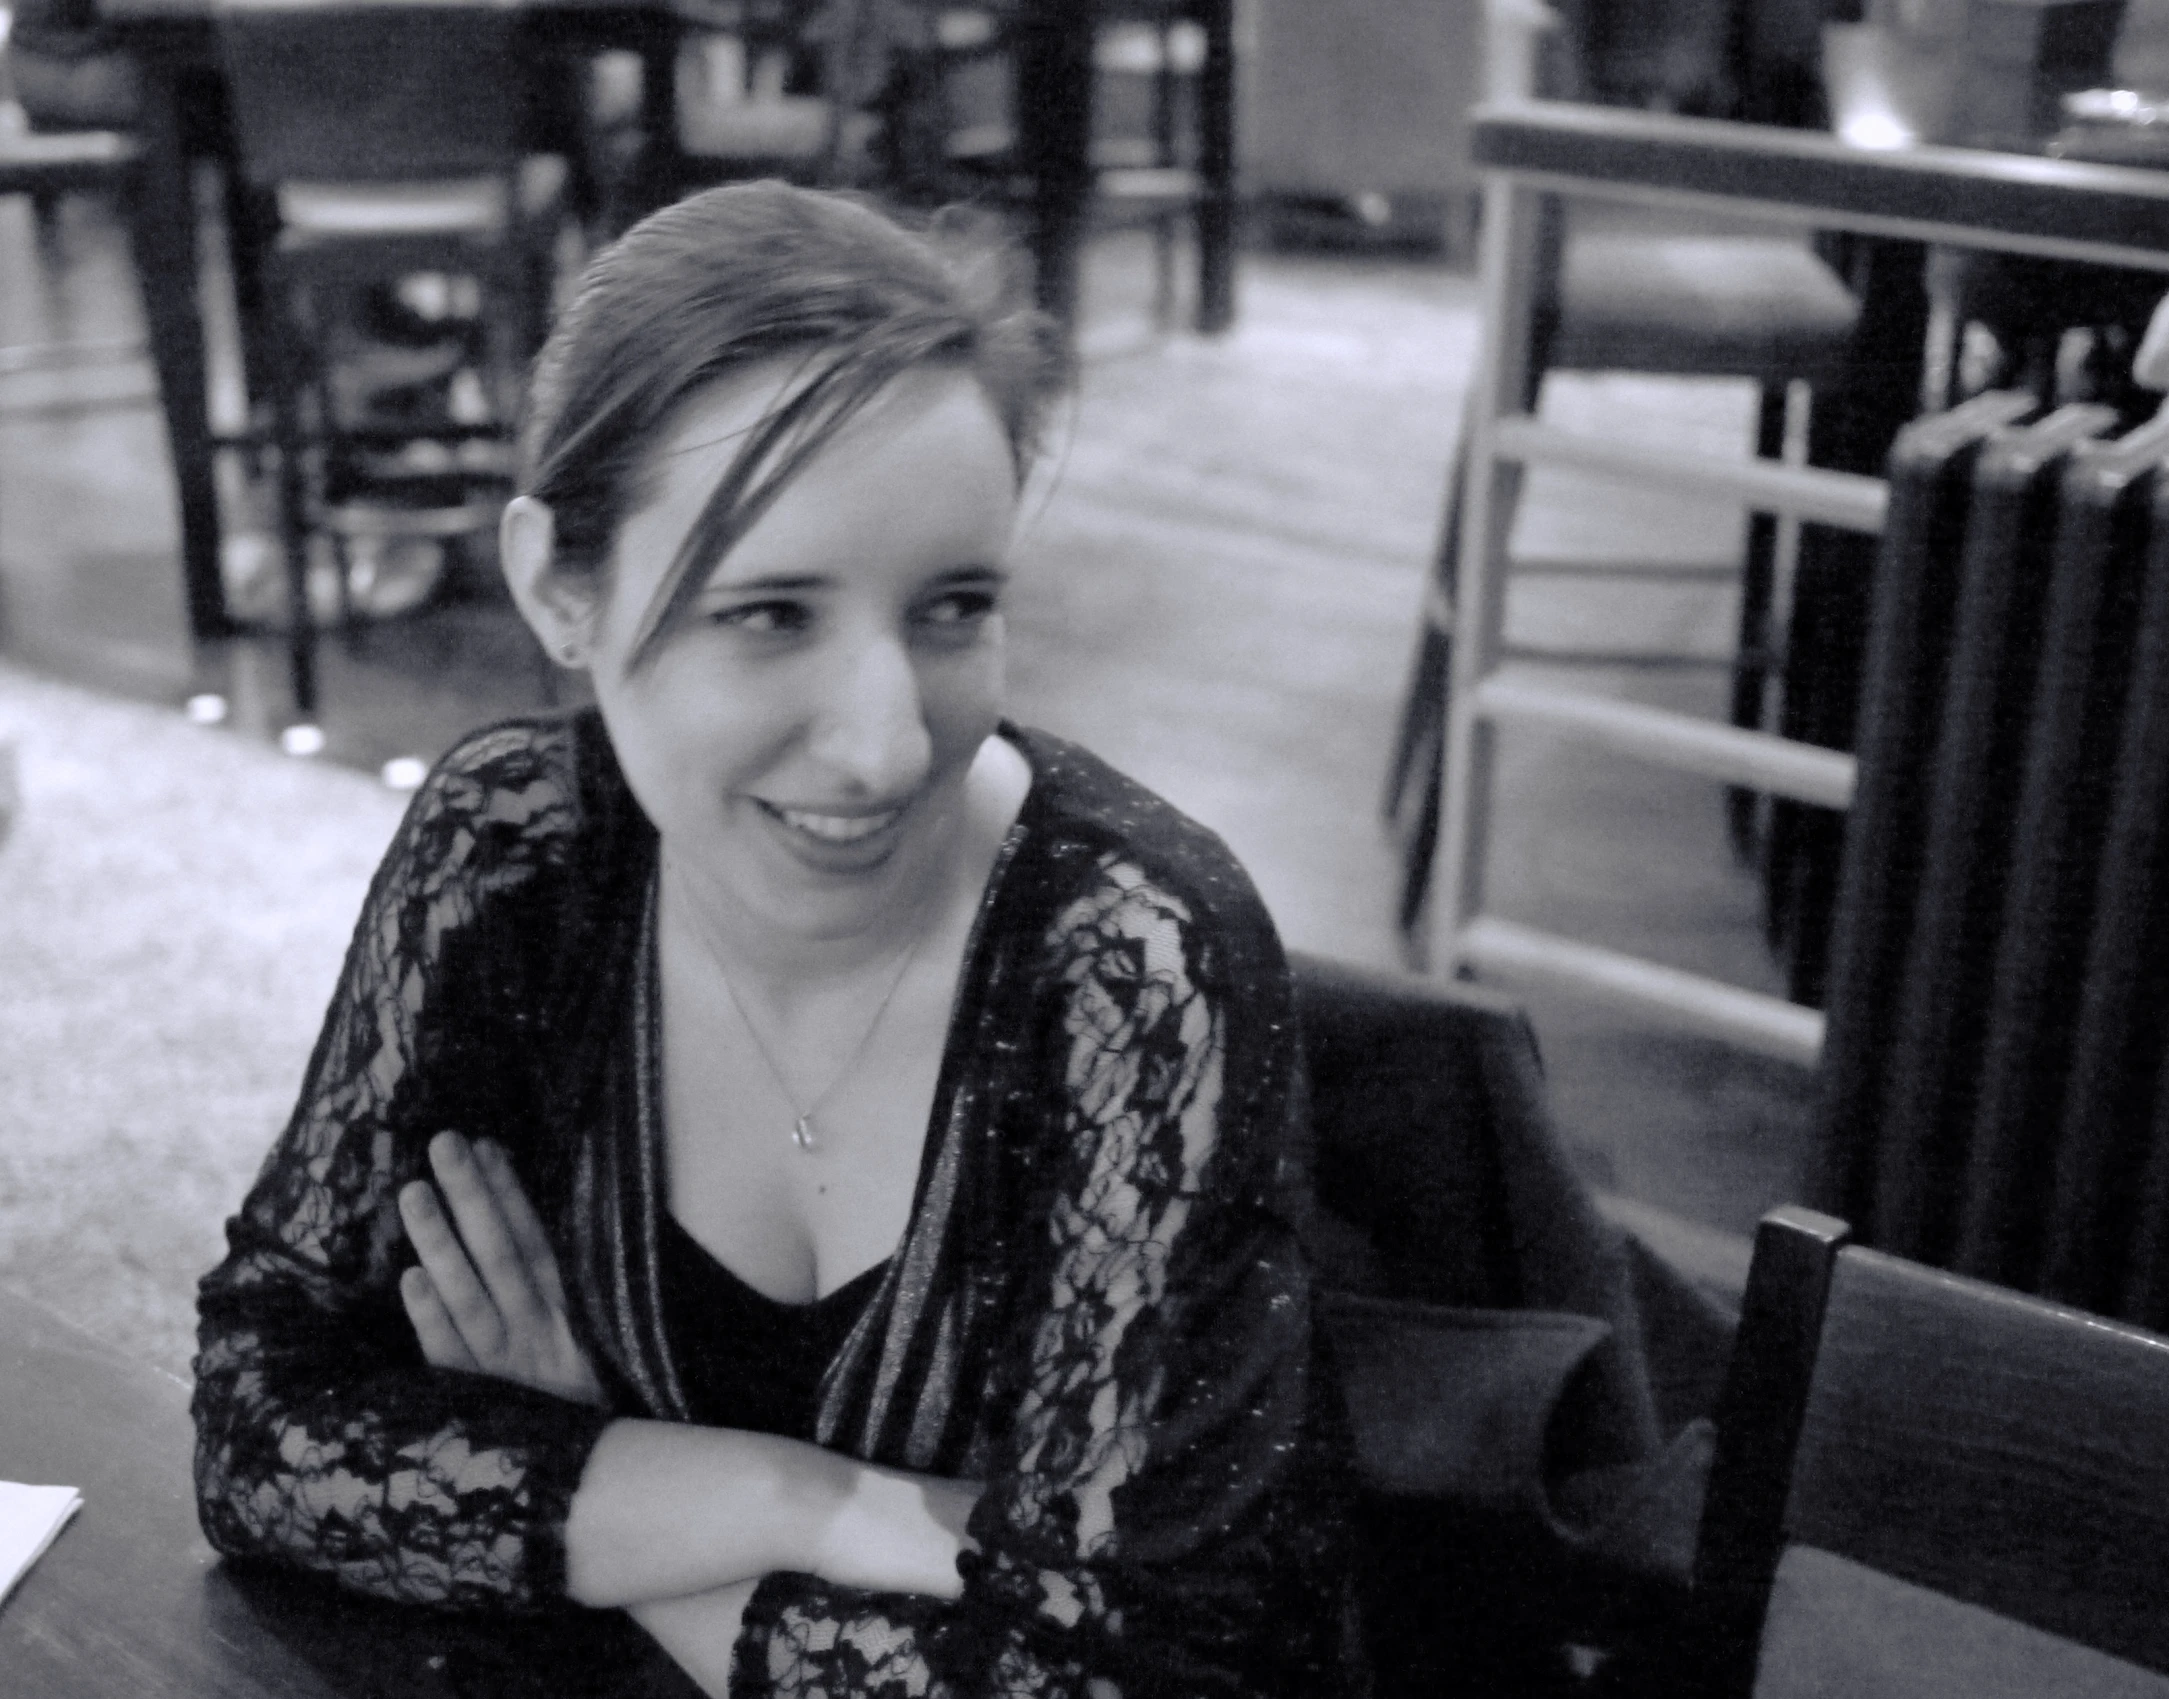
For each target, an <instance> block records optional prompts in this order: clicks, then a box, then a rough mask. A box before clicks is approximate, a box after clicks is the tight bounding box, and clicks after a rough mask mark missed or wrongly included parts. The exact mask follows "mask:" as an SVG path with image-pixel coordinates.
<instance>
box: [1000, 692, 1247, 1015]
mask: <svg viewBox="0 0 2169 1699" xmlns="http://www.w3.org/2000/svg"><path fill="white" fill-rule="evenodd" d="M1015 736H1016V741H1017V743H1018V745H1019V746H1020V747H1021V748H1022V749H1023V751H1024V753H1025V755H1026V757H1027V758H1028V759H1029V760H1030V762H1031V764H1032V773H1033V790H1032V795H1031V798H1030V799H1029V800H1028V802H1027V805H1026V811H1027V813H1026V817H1027V819H1028V820H1029V821H1030V822H1031V824H1032V827H1033V831H1034V835H1035V836H1036V837H1037V838H1039V840H1040V842H1039V845H1038V848H1039V853H1040V866H1041V869H1042V874H1041V877H1042V878H1043V879H1044V881H1045V884H1044V887H1043V889H1042V893H1041V894H1042V896H1043V897H1044V899H1045V900H1046V903H1047V928H1046V933H1045V939H1046V942H1047V943H1048V945H1049V946H1050V947H1051V948H1052V950H1053V951H1054V953H1055V955H1056V957H1057V958H1058V961H1059V962H1060V963H1061V964H1062V969H1063V973H1064V977H1065V978H1067V979H1069V980H1071V981H1072V982H1073V983H1074V982H1075V981H1076V980H1077V978H1078V977H1079V976H1080V975H1081V974H1086V973H1092V974H1095V975H1098V974H1106V973H1113V974H1115V975H1116V976H1117V977H1121V978H1128V977H1131V976H1132V975H1142V976H1144V977H1146V978H1148V979H1151V980H1153V981H1156V982H1159V983H1161V984H1164V985H1168V986H1170V987H1171V988H1175V987H1179V988H1180V989H1182V990H1184V991H1188V990H1191V989H1196V990H1203V991H1206V992H1209V993H1216V994H1218V995H1220V996H1231V995H1232V996H1250V995H1261V994H1262V995H1263V997H1264V998H1265V1000H1266V1001H1267V1002H1268V1003H1277V1002H1278V1001H1280V1000H1281V998H1282V997H1283V996H1284V994H1285V993H1284V982H1285V979H1286V974H1287V968H1286V963H1285V961H1284V960H1283V957H1282V953H1281V949H1280V942H1279V938H1278V935H1277V934H1276V933H1275V931H1274V929H1273V923H1272V919H1271V917H1270V915H1269V914H1268V913H1267V912H1266V908H1265V904H1264V902H1263V901H1262V900H1261V899H1260V898H1259V896H1258V893H1257V888H1256V887H1255V886H1254V885H1253V884H1252V883H1251V880H1250V876H1249V874H1248V873H1246V872H1245V871H1244V869H1243V866H1242V864H1241V863H1240V862H1239V861H1237V860H1236V858H1235V855H1234V853H1233V852H1232V851H1231V850H1230V849H1229V848H1228V846H1227V845H1226V843H1224V842H1223V841H1222V840H1221V838H1220V837H1219V835H1218V834H1217V833H1215V832H1213V831H1211V830H1210V829H1208V828H1207V827H1204V826H1201V825H1199V824H1198V823H1197V822H1196V821H1195V820H1192V819H1191V818H1189V816H1187V815H1186V814H1184V813H1183V812H1182V811H1181V810H1180V809H1178V808H1176V807H1175V806H1174V805H1173V804H1172V803H1170V802H1168V801H1166V800H1165V799H1164V798H1162V797H1160V796H1157V795H1155V794H1154V793H1153V792H1152V791H1150V790H1148V789H1146V788H1145V787H1144V786H1143V785H1141V784H1139V783H1138V782H1137V781H1136V780H1134V779H1132V778H1129V777H1128V776H1127V775H1125V774H1123V773H1121V772H1118V771H1117V770H1116V769H1115V768H1113V767H1111V766H1110V765H1108V764H1107V763H1106V762H1105V761H1103V760H1101V759H1100V758H1099V757H1098V756H1096V755H1094V754H1092V753H1091V752H1090V751H1089V750H1086V749H1083V748H1081V747H1079V746H1078V745H1076V744H1073V743H1069V742H1066V741H1065V740H1063V739H1061V738H1056V737H1051V736H1049V735H1047V734H1046V733H1043V732H1036V731H1020V732H1017V733H1016V734H1015Z"/></svg>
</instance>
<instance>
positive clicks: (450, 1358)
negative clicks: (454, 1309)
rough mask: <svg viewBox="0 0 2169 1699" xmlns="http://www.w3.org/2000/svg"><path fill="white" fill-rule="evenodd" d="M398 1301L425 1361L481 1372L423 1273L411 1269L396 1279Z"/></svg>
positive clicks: (476, 1372) (431, 1282)
mask: <svg viewBox="0 0 2169 1699" xmlns="http://www.w3.org/2000/svg"><path fill="white" fill-rule="evenodd" d="M399 1299H400V1302H401V1303H402V1304H404V1305H405V1306H406V1311H407V1320H408V1321H410V1322H412V1323H413V1324H414V1336H415V1337H416V1338H417V1339H419V1340H420V1341H421V1342H422V1355H423V1356H424V1357H426V1358H427V1359H428V1360H429V1361H430V1362H431V1363H432V1364H433V1365H435V1366H436V1367H437V1368H440V1369H465V1370H467V1371H468V1372H469V1373H471V1374H479V1373H480V1372H481V1367H482V1366H481V1364H479V1363H478V1362H476V1361H475V1355H474V1353H473V1352H472V1351H470V1350H468V1349H467V1342H466V1340H464V1339H462V1338H461V1337H460V1334H459V1329H458V1327H457V1326H455V1325H454V1324H453V1321H452V1317H451V1313H450V1312H449V1311H448V1310H446V1309H445V1307H444V1300H443V1299H442V1298H440V1297H438V1296H437V1288H436V1284H435V1282H433V1281H432V1280H431V1279H430V1278H429V1274H428V1272H427V1271H426V1270H424V1269H420V1268H410V1269H408V1270H407V1272H406V1273H405V1274H403V1275H401V1276H400V1277H399Z"/></svg>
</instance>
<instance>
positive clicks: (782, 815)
mask: <svg viewBox="0 0 2169 1699" xmlns="http://www.w3.org/2000/svg"><path fill="white" fill-rule="evenodd" d="M903 812H904V811H903V810H902V809H901V808H892V809H890V810H888V811H887V812H886V813H883V814H812V813H808V812H807V811H806V810H805V809H802V808H779V809H777V810H776V817H777V818H778V819H779V820H781V821H782V822H783V823H784V824H785V825H786V826H788V827H790V828H791V829H792V830H793V831H795V832H804V833H805V834H806V835H807V836H808V837H809V838H819V839H820V840H821V841H822V842H823V843H825V844H855V843H857V842H859V841H860V840H861V839H863V838H870V837H872V836H873V835H874V834H875V833H876V832H879V831H882V830H884V829H885V828H887V827H889V826H892V825H894V824H895V823H896V822H897V820H898V819H900V818H901V817H902V815H903Z"/></svg>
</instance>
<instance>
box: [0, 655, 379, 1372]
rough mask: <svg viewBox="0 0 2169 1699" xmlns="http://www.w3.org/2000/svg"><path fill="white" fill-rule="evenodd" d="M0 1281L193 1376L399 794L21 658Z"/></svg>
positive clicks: (2, 700)
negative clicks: (250, 1200)
mask: <svg viewBox="0 0 2169 1699" xmlns="http://www.w3.org/2000/svg"><path fill="white" fill-rule="evenodd" d="M9 741H12V742H13V744H14V745H15V748H16V760H17V766H18V770H19V776H18V781H17V782H18V788H19V792H20V802H19V804H18V807H17V809H16V811H15V819H14V825H13V829H12V831H11V832H10V834H9V835H8V838H7V841H6V842H5V843H4V844H0V1283H5V1284H7V1285H8V1286H11V1287H13V1288H15V1289H16V1290H18V1291H20V1292H23V1293H25V1294H27V1295H28V1296H30V1297H32V1298H34V1299H37V1300H39V1301H40V1302H43V1303H45V1304H47V1305H48V1306H50V1307H51V1308H53V1309H55V1310H57V1311H59V1312H60V1313H61V1314H63V1315H65V1316H67V1317H69V1318H70V1319H71V1320H73V1321H75V1322H77V1323H78V1324H79V1325H81V1326H83V1327H85V1328H87V1329H88V1330H89V1331H91V1332H93V1333H95V1334H97V1335H99V1336H100V1337H102V1338H104V1339H106V1340H107V1341H109V1342H110V1343H112V1344H114V1345H117V1346H118V1347H120V1348H121V1349H122V1350H124V1351H126V1352H128V1353H130V1354H131V1355H133V1356H136V1357H139V1358H141V1359H143V1360H146V1361H149V1362H153V1363H156V1364H158V1365H159V1366H161V1367H163V1368H167V1369H170V1370H173V1371H174V1372H176V1373H182V1372H185V1370H186V1367H187V1362H188V1357H189V1354H190V1352H191V1350H192V1348H193V1346H192V1333H193V1328H194V1318H193V1303H194V1288H195V1282H196V1280H197V1278H198V1277H199V1276H200V1275H201V1274H202V1273H203V1272H204V1271H205V1270H206V1269H207V1268H209V1267H210V1266H211V1264H212V1263H213V1262H215V1261H216V1260H217V1258H218V1257H219V1255H220V1254H221V1251H222V1248H223V1241H222V1237H221V1233H220V1226H221V1223H222V1222H223V1221H224V1219H225V1218H226V1216H228V1215H229V1214H231V1213H232V1211H233V1209H234V1206H235V1205H236V1204H237V1203H238V1202H239V1201H240V1198H241V1194H242V1193H243V1191H245V1190H246V1189H247V1186H248V1183H249V1180H250V1179H251V1177H252V1176H253V1175H254V1173H255V1171H256V1168H257V1165H258V1164H259V1163H260V1162H261V1161H262V1159H263V1156H264V1153H265V1151H266V1150H267V1149H268V1148H269V1146H270V1143H271V1140H272V1139H273V1137H274V1136H275V1135H276V1134H277V1132H278V1129H279V1127H280V1125H281V1124H282V1123H283V1121H284V1119H285V1116H286V1114H287V1111H288V1110H289V1109H290V1108H291V1106H292V1103H293V1098H294V1093H295V1090H296V1088H297V1087H298V1085H299V1083H300V1078H301V1071H302V1068H303V1066H304V1065H305V1063H306V1062H307V1060H308V1053H309V1047H310V1045H311V1043H312V1042H313V1041H314V1039H315V1036H316V1029H317V1024H318V1022H319V1021H320V1019H321V1018H322V1015H323V1011H324V1005H325V1002H326V1000H327V999H328V997H329V996H330V993H331V988H332V983H333V981H334V979H335V978H336V977H337V974H338V970H339V963H340V959H341V956H342V954H343V952H344V950H345V947H346V940H347V937H348V934H349V933H350V931H351V930H352V928H353V924H354V917H355V915H356V913H357V912H358V911H359V909H360V906H361V900H362V896H363V893H364V891H365V890H366V888H367V885H368V881H369V875H370V873H371V871H372V870H373V869H374V867H375V865H376V862H377V859H378V857H379V856H380V855H381V854H382V853H383V850H384V846H385V844H386V843H387V842H388V841H389V839H390V837H391V834H392V830H393V828H394V827H395V826H396V825H397V823H398V820H399V816H400V812H401V809H402V806H403V799H402V798H400V797H399V796H397V795H395V794H393V793H392V792H389V791H387V790H385V789H384V788H383V787H382V786H381V785H379V784H377V783H376V782H375V781H374V780H373V779H371V778H368V777H366V776H364V775H362V774H359V773H353V772H348V771H343V770H340V769H337V768H331V767H320V766H312V765H310V764H308V763H306V762H301V761H294V760H290V759H288V758H287V757H285V756H282V755H279V754H277V753H275V752H274V751H271V750H269V749H267V748H265V747H263V746H261V745H257V744H253V743H250V742H247V741H245V740H243V739H242V738H239V737H236V736H233V735H230V734H228V733H224V732H221V731H218V730H215V729H210V728H203V727H198V726H194V725H191V724H189V723H188V722H187V721H186V720H184V719H182V718H180V717H179V716H177V715H175V714H173V713H170V712H165V711H161V710H159V709H156V708H151V707H144V706H138V705H135V704H131V703H123V702H116V701H113V700H110V699H108V698H105V697H100V696H94V695H91V694H89V693H87V692H84V691H80V690H76V689H73V688H70V687H67V686H63V685H58V684H53V683H48V682H46V681H44V680H41V679H38V678H35V677H32V676H31V675H29V674H26V673H23V672H21V671H18V670H15V669H12V668H9V667H7V666H4V665H0V742H9Z"/></svg>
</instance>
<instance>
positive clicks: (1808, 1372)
mask: <svg viewBox="0 0 2169 1699" xmlns="http://www.w3.org/2000/svg"><path fill="white" fill-rule="evenodd" d="M1846 1237H1847V1228H1846V1226H1845V1224H1844V1223H1843V1222H1840V1221H1837V1220H1835V1219H1833V1218H1831V1217H1829V1216H1824V1215H1817V1214H1815V1213H1813V1212H1811V1211H1808V1210H1804V1209H1797V1208H1785V1209H1779V1210H1775V1211H1773V1212H1772V1213H1771V1214H1770V1215H1768V1216H1766V1217H1765V1218H1764V1220H1763V1223H1762V1227H1761V1230H1760V1232H1759V1234H1758V1236H1757V1239H1756V1244H1755V1259H1754V1264H1753V1268H1752V1271H1751V1272H1750V1275H1749V1278H1748V1287H1747V1296H1746V1304H1745V1308H1744V1311H1743V1313H1742V1315H1741V1319H1740V1331H1739V1337H1738V1342H1737V1345H1736V1346H1735V1349H1734V1354H1733V1360H1732V1366H1731V1371H1730V1375H1729V1379H1728V1381H1727V1384H1726V1389H1725V1395H1724V1400H1723V1402H1722V1404H1721V1405H1720V1406H1719V1413H1718V1441H1717V1454H1716V1458H1715V1461H1714V1463H1713V1465H1712V1468H1711V1474H1710V1482H1709V1495H1708V1499H1707V1503H1706V1507H1705V1510H1704V1514H1703V1521H1702V1533H1701V1540H1700V1545H1699V1549H1698V1551H1697V1554H1696V1559H1695V1592H1696V1598H1697V1602H1698V1613H1699V1615H1700V1617H1701V1620H1702V1626H1703V1633H1702V1635H1701V1637H1700V1640H1701V1644H1700V1649H1699V1653H1698V1658H1697V1669H1696V1670H1695V1671H1694V1675H1695V1677H1696V1679H1695V1680H1693V1681H1692V1682H1690V1683H1682V1684H1680V1685H1679V1687H1678V1688H1677V1690H1678V1691H1698V1692H1703V1693H1706V1694H1709V1695H1747V1694H1753V1695H1756V1696H1757V1699H1790V1696H1793V1695H1800V1696H1805V1695H1809V1694H1826V1693H1830V1694H1840V1693H1841V1694H1845V1695H1847V1696H1848V1699H1946V1696H1948V1699H1958V1696H1959V1695H1964V1696H1965V1699H2003V1696H2005V1695H2008V1696H2010V1699H2019V1696H2021V1695H2024V1696H2028V1699H2031V1696H2035V1695H2043V1694H2050V1693H2085V1694H2088V1695H2116V1696H2119V1699H2122V1696H2126V1695H2129V1696H2132V1699H2138V1696H2141V1695H2146V1696H2151V1699H2160V1696H2161V1695H2164V1694H2169V1565H2164V1563H2163V1562H2162V1552H2163V1551H2164V1549H2169V1339H2164V1338H2161V1337H2159V1336H2157V1335H2154V1334H2150V1333H2145V1332H2141V1331H2140V1330H2138V1329H2136V1328H2130V1327H2124V1326H2121V1325H2118V1324H2115V1323H2111V1322H2106V1321H2102V1320H2099V1319H2097V1318H2095V1317H2092V1316H2088V1315H2084V1314H2082V1313H2080V1312H2078V1311H2075V1310H2068V1309H2063V1308H2061V1307H2059V1306H2057V1305H2053V1304H2048V1303H2044V1302H2042V1301H2040V1300H2038V1299H2034V1298H2028V1297H2024V1296H2021V1295H2020V1294H2018V1293H2014V1292H2009V1291H2006V1290H2004V1289H2002V1288H2000V1287H1995V1286H1989V1285H1985V1284H1982V1283H1980V1282H1977V1281H1971V1280H1965V1279H1961V1278H1959V1277H1957V1276H1954V1275H1948V1274H1943V1273H1940V1272H1937V1271H1934V1270H1931V1269H1927V1268H1924V1267H1922V1266H1920V1265H1919V1264H1916V1263H1910V1262H1905V1261H1902V1260H1900V1259H1898V1258H1895V1257H1888V1256H1883V1255H1881V1254H1879V1253H1877V1252H1874V1251H1870V1250H1865V1249H1860V1248H1849V1247H1847V1245H1846Z"/></svg>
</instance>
